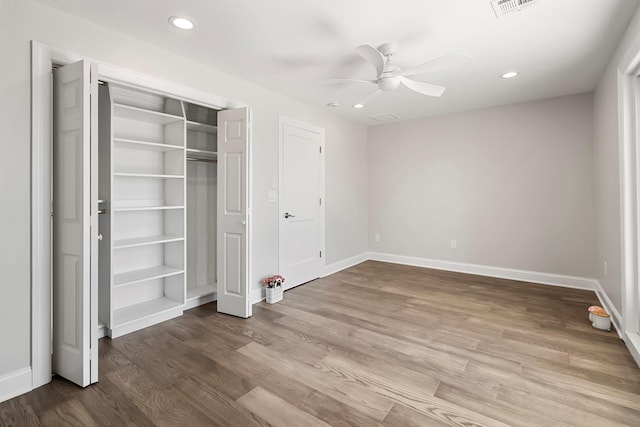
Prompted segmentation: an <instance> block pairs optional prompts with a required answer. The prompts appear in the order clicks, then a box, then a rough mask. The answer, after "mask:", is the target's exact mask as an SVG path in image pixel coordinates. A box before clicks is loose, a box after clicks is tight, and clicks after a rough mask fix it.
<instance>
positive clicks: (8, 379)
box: [0, 368, 32, 402]
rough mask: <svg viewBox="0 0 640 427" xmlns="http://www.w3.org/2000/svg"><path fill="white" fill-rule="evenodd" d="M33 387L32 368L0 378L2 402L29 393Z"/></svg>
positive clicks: (0, 398) (0, 397)
mask: <svg viewBox="0 0 640 427" xmlns="http://www.w3.org/2000/svg"><path fill="white" fill-rule="evenodd" d="M31 390H32V387H31V368H23V369H19V370H17V371H13V372H9V373H8V374H4V375H1V376H0V402H4V401H5V400H9V399H13V398H14V397H16V396H20V395H21V394H24V393H27V392H29V391H31Z"/></svg>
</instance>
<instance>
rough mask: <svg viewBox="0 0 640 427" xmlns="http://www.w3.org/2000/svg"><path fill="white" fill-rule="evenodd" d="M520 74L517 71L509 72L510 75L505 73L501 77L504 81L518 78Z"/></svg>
mask: <svg viewBox="0 0 640 427" xmlns="http://www.w3.org/2000/svg"><path fill="white" fill-rule="evenodd" d="M518 74H520V73H518V72H517V71H509V72H508V73H504V74H503V75H501V76H500V77H502V78H503V79H512V78H514V77H516V76H517V75H518Z"/></svg>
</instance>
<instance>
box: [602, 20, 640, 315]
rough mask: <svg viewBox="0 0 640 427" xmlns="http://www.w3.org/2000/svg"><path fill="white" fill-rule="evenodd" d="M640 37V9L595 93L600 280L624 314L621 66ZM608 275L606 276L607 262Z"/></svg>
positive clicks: (605, 290)
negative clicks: (619, 103)
mask: <svg viewBox="0 0 640 427" xmlns="http://www.w3.org/2000/svg"><path fill="white" fill-rule="evenodd" d="M638 36H640V9H639V10H638V11H636V14H635V15H634V17H633V19H632V20H631V22H630V23H629V26H628V27H627V31H626V32H625V35H624V37H623V38H622V41H621V42H620V44H619V45H618V49H617V50H616V52H615V53H614V55H613V56H612V58H611V60H610V61H609V64H608V65H607V68H606V70H605V72H604V73H603V75H602V77H601V78H600V82H599V84H598V87H597V89H596V91H595V96H594V128H595V129H594V153H595V175H596V200H597V205H596V206H597V248H598V249H597V254H596V260H597V265H598V269H597V279H598V281H599V282H600V284H601V285H602V288H603V290H604V292H605V293H606V294H607V296H608V297H609V299H610V300H611V302H612V303H613V305H614V306H615V308H616V309H617V310H618V312H622V255H621V246H622V241H621V228H620V227H621V224H620V218H621V211H620V163H619V161H620V158H619V155H620V152H619V133H618V71H617V68H618V64H619V63H620V59H621V57H622V55H623V54H624V53H625V52H626V50H627V48H628V47H629V45H630V44H631V42H632V41H633V40H634V39H635V38H636V37H638ZM605 261H606V262H607V265H608V269H607V270H608V273H607V275H605V274H604V267H603V266H604V262H605Z"/></svg>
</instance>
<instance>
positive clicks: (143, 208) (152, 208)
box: [111, 206, 184, 212]
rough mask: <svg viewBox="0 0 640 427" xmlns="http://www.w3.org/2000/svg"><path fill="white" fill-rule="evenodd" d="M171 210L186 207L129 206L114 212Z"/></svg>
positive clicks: (114, 209) (115, 209)
mask: <svg viewBox="0 0 640 427" xmlns="http://www.w3.org/2000/svg"><path fill="white" fill-rule="evenodd" d="M169 209H184V206H128V207H121V208H113V209H111V211H112V212H136V211H163V210H169Z"/></svg>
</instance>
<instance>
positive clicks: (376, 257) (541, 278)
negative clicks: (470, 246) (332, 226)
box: [369, 252, 598, 291]
mask: <svg viewBox="0 0 640 427" xmlns="http://www.w3.org/2000/svg"><path fill="white" fill-rule="evenodd" d="M369 259H370V260H373V261H383V262H390V263H393V264H403V265H411V266H415V267H425V268H434V269H436V270H446V271H455V272H458V273H468V274H477V275H479V276H489V277H499V278H501V279H510V280H519V281H523V282H531V283H540V284H543V285H552V286H562V287H565V288H574V289H585V290H589V291H595V290H596V289H597V286H598V281H597V280H595V279H590V278H587V277H577V276H565V275H562V274H550V273H541V272H537V271H527V270H516V269H512V268H502V267H492V266H486V265H478V264H466V263H461V262H454V261H442V260H435V259H427V258H417V257H410V256H402V255H392V254H385V253H380V252H369Z"/></svg>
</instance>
